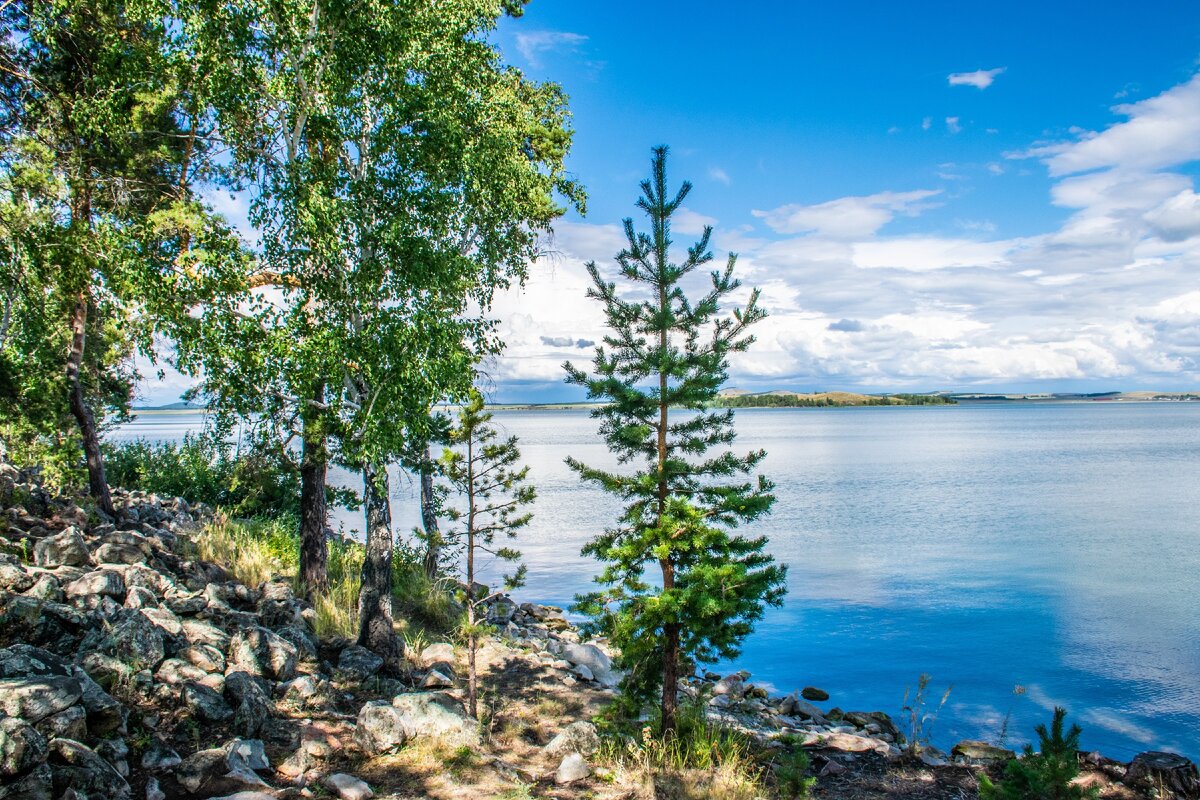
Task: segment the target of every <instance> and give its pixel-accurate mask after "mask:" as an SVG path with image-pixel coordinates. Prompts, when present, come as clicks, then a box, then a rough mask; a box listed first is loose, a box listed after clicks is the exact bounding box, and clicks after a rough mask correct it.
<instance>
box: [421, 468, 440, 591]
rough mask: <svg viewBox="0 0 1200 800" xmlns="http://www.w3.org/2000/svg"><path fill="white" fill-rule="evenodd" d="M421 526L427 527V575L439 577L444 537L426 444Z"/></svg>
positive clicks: (422, 470)
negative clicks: (438, 520) (439, 522)
mask: <svg viewBox="0 0 1200 800" xmlns="http://www.w3.org/2000/svg"><path fill="white" fill-rule="evenodd" d="M421 526H422V527H423V528H424V529H425V564H424V566H425V577H427V578H429V580H434V579H435V578H437V572H438V560H439V558H440V557H441V549H442V538H441V532H440V531H439V530H438V522H437V504H436V503H435V502H434V497H433V459H432V457H431V455H430V452H429V445H425V460H424V461H422V462H421Z"/></svg>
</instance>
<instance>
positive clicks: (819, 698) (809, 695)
mask: <svg viewBox="0 0 1200 800" xmlns="http://www.w3.org/2000/svg"><path fill="white" fill-rule="evenodd" d="M800 696H801V697H803V698H804V699H805V700H811V701H813V702H814V703H824V702H825V701H826V700H828V699H829V692H827V691H825V690H824V689H818V688H817V687H815V686H805V687H804V688H803V689H801V690H800Z"/></svg>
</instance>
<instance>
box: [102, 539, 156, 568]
mask: <svg viewBox="0 0 1200 800" xmlns="http://www.w3.org/2000/svg"><path fill="white" fill-rule="evenodd" d="M145 561H146V554H145V553H143V552H142V550H141V548H138V547H134V546H133V545H128V544H117V543H114V542H106V543H105V544H102V545H100V546H99V547H98V548H96V563H97V564H142V563H144V562H145Z"/></svg>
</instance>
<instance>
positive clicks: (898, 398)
mask: <svg viewBox="0 0 1200 800" xmlns="http://www.w3.org/2000/svg"><path fill="white" fill-rule="evenodd" d="M954 404H955V400H954V399H953V398H952V397H947V396H943V395H933V394H857V393H855V392H807V393H806V392H793V391H789V390H787V389H775V390H773V391H770V392H754V393H751V392H747V391H744V390H741V389H727V390H724V391H722V392H720V393H719V394H718V395H717V399H716V402H715V403H714V405H715V406H717V407H718V408H830V407H834V408H841V407H851V406H930V405H951V406H952V405H954Z"/></svg>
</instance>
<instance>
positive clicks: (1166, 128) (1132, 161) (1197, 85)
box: [1017, 74, 1200, 177]
mask: <svg viewBox="0 0 1200 800" xmlns="http://www.w3.org/2000/svg"><path fill="white" fill-rule="evenodd" d="M1113 111H1114V112H1115V113H1117V114H1120V115H1122V116H1125V117H1128V120H1127V121H1126V122H1121V123H1118V124H1116V125H1113V126H1111V127H1109V128H1108V129H1106V130H1104V131H1101V132H1099V133H1096V132H1091V131H1081V132H1080V133H1079V139H1078V140H1077V141H1073V142H1064V143H1057V144H1047V145H1041V146H1038V147H1034V148H1031V149H1029V150H1027V151H1025V152H1024V153H1021V154H1017V155H1018V157H1028V156H1033V157H1038V158H1042V159H1044V160H1045V162H1046V165H1047V166H1048V167H1049V169H1050V174H1051V175H1052V176H1055V177H1058V176H1063V175H1072V174H1076V173H1079V172H1086V171H1088V170H1095V169H1106V168H1108V169H1111V168H1121V169H1135V170H1154V169H1162V168H1164V167H1170V166H1174V165H1177V164H1182V163H1185V162H1188V161H1193V160H1195V159H1197V158H1200V136H1197V135H1196V134H1197V131H1200V74H1197V75H1195V76H1194V77H1192V79H1191V80H1189V81H1188V82H1187V83H1183V84H1180V85H1179V86H1176V87H1174V88H1172V89H1169V90H1167V91H1165V92H1163V93H1162V94H1159V95H1157V96H1155V97H1151V98H1149V99H1147V100H1141V101H1139V102H1137V103H1127V104H1123V105H1119V106H1117V107H1116V108H1114V109H1113Z"/></svg>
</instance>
